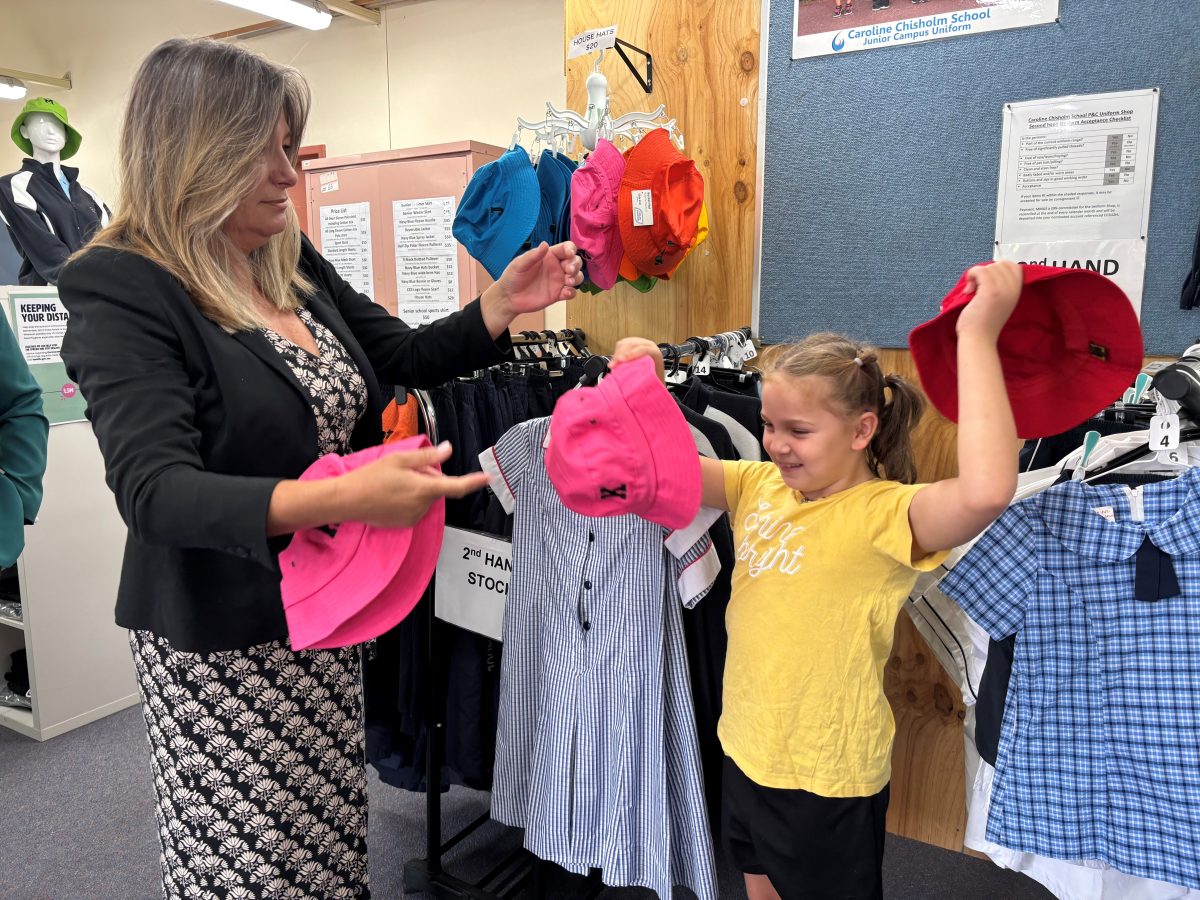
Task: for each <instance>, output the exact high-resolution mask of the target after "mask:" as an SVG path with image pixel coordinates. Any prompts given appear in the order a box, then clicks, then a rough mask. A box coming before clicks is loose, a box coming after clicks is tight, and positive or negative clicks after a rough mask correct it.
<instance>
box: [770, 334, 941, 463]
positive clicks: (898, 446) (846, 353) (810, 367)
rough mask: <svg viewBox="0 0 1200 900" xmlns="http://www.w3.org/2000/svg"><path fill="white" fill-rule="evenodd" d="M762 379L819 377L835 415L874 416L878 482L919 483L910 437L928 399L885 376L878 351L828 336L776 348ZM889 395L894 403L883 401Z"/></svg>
mask: <svg viewBox="0 0 1200 900" xmlns="http://www.w3.org/2000/svg"><path fill="white" fill-rule="evenodd" d="M761 368H762V372H763V378H764V379H770V378H772V377H773V376H776V375H791V376H793V377H796V378H802V377H804V376H806V375H821V376H823V377H825V378H828V379H829V381H830V383H831V385H832V397H833V401H834V403H836V404H837V406H838V407H839V409H838V410H835V411H836V412H839V413H840V414H842V415H846V416H855V415H858V414H859V413H863V412H873V413H875V414H876V415H878V416H879V427H878V428H877V429H876V430H875V435H874V436H873V437H872V438H871V443H870V444H869V445H868V446H867V465H868V466H870V468H871V472H872V473H873V474H875V475H877V476H881V477H884V478H890V479H892V480H893V481H900V482H903V483H905V484H912V483H913V482H914V481H916V480H917V464H916V460H915V458H914V456H913V449H912V440H911V432H912V430H913V429H914V428H915V427H916V426H917V423H918V422H920V421H921V414H922V413H923V412H924V411H925V398H924V397H922V396H921V393H920V392H919V391H918V390H916V388H914V387H913V386H912V385H910V384H909V383H908V382H907V381H905V380H904V379H903V378H900V377H899V376H896V375H884V374H883V370H882V369H880V368H879V358H878V351H877V350H875V348H873V347H862V346H860V345H859V344H857V343H855V342H854V341H852V340H850V338H848V337H844V336H843V335H840V334H830V333H828V332H824V333H821V334H813V335H809V336H808V337H806V338H805V339H804V340H802V341H800V342H799V343H797V344H776V345H775V346H773V347H771V348H769V349H768V350H767V351H766V352H765V353H764V354H763V359H762V365H761ZM885 391H888V392H890V394H891V397H890V398H888V397H887V396H886V395H885V393H884V392H885Z"/></svg>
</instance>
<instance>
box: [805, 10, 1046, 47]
mask: <svg viewBox="0 0 1200 900" xmlns="http://www.w3.org/2000/svg"><path fill="white" fill-rule="evenodd" d="M794 2H795V13H794V16H793V21H794V23H795V28H794V29H793V31H792V59H803V58H805V57H809V56H826V55H830V54H835V53H850V52H851V51H853V50H877V49H879V48H881V47H897V46H903V45H905V44H916V43H921V42H922V41H936V40H939V39H941V38H948V37H966V36H968V35H972V34H983V33H984V32H988V31H1001V30H1003V29H1006V28H1023V27H1025V26H1028V25H1044V24H1046V23H1047V22H1054V21H1056V20H1057V19H1058V3H1059V0H924V2H919V3H918V2H914V0H794ZM884 3H886V5H882V4H884Z"/></svg>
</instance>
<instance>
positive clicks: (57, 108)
mask: <svg viewBox="0 0 1200 900" xmlns="http://www.w3.org/2000/svg"><path fill="white" fill-rule="evenodd" d="M34 113H45V114H46V115H48V116H54V118H56V119H58V121H60V122H62V123H63V127H64V128H66V129H67V143H66V144H65V145H64V146H63V148H62V152H61V153H59V158H60V159H70V158H71V157H72V156H74V155H75V153H76V152H77V151H78V150H79V145H80V143H82V142H83V135H81V134H80V133H79V132H78V131H76V130H75V129H74V128H72V127H71V123H70V122H68V121H67V111H66V110H65V109H64V108H63V106H62V104H61V103H55V102H54V101H53V100H50V99H49V98H47V97H35V98H34V99H32V100H30V101H29V102H27V103H26V104H25V107H24V108H23V109H22V110H21V111H20V112H19V113H18V114H17V118H16V121H15V122H13V127H12V139H13V143H14V144H16V145H17V146H18V147H20V148H21V150H22V152H23V153H24V154H25V155H26V156H33V144H31V143H29V138H27V137H23V136H22V134H21V126H22V125H23V124H24V123H25V117H26V116H31V115H33V114H34Z"/></svg>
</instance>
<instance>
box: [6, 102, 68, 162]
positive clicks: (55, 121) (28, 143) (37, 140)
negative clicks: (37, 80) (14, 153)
mask: <svg viewBox="0 0 1200 900" xmlns="http://www.w3.org/2000/svg"><path fill="white" fill-rule="evenodd" d="M9 134H10V136H11V137H12V140H13V143H14V144H16V145H17V146H18V147H20V148H21V152H22V153H24V154H25V155H26V156H32V157H33V158H34V159H36V160H37V161H38V162H40V163H54V164H55V165H57V164H58V163H59V162H60V161H61V160H64V159H70V158H71V157H72V156H74V155H75V154H76V153H77V152H78V151H79V145H80V144H81V143H82V142H83V135H81V134H80V133H79V132H78V131H77V130H76V129H75V128H73V127H72V126H71V123H70V121H69V120H68V119H67V111H66V109H65V108H64V107H63V105H62V104H61V103H58V102H57V101H54V100H51V99H50V98H49V97H34V98H32V99H31V100H29V101H28V102H27V103H26V104H25V106H24V108H23V109H22V110H21V111H20V112H19V113H17V117H16V119H14V120H13V124H12V131H11V132H10V133H9Z"/></svg>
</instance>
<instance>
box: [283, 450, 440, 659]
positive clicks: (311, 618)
mask: <svg viewBox="0 0 1200 900" xmlns="http://www.w3.org/2000/svg"><path fill="white" fill-rule="evenodd" d="M428 446H429V440H428V438H426V437H425V436H424V435H419V436H417V437H413V438H409V439H407V440H403V441H396V442H394V443H390V444H384V445H382V446H379V447H371V448H369V449H367V450H361V451H359V452H357V453H351V454H349V455H347V456H338V455H337V454H336V453H331V454H329V455H328V456H323V457H321V458H320V459H318V460H317V461H316V462H315V463H313V464H312V465H311V466H309V467H308V469H306V470H305V472H304V474H303V475H301V476H300V480H301V481H314V480H318V479H321V478H332V477H335V476H337V475H344V474H345V473H347V472H351V471H353V470H354V469H357V468H359V467H361V466H364V465H366V464H367V463H372V462H375V461H376V460H377V459H381V458H382V457H384V456H386V455H388V454H390V453H395V452H397V451H405V450H419V449H421V448H422V447H428ZM445 523H446V504H445V501H444V500H442V499H438V500H437V501H436V502H435V503H434V504H433V505H432V506H430V507H429V511H428V512H426V513H425V516H424V517H423V518H422V519H421V521H420V522H418V523H417V524H416V525H415V526H413V527H412V528H376V527H374V526H372V525H366V524H364V523H362V522H342V523H341V524H340V525H338V526H337V528H336V530H335V531H333V532H332V533H330V531H329V530H327V529H324V528H309V529H307V530H305V531H299V532H297V533H296V534H295V536H293V538H292V541H291V543H290V544H288V547H287V549H286V550H284V551H283V552H282V553H280V554H279V565H280V568H281V569H282V571H283V580H282V582H281V584H280V591H281V593H282V594H283V611H284V615H285V616H286V618H287V625H288V635H289V636H290V638H291V644H292V649H293V650H323V649H333V648H336V647H348V646H350V645H352V644H359V643H362V642H363V641H369V640H371V639H373V638H377V637H379V636H380V635H381V634H383V633H384V632H386V631H389V630H391V629H392V628H394V627H395V626H396V625H398V624H399V623H400V621H401V620H403V619H404V617H405V616H407V615H408V614H409V613H410V612H412V610H413V607H415V606H416V605H417V601H419V600H420V599H421V595H422V594H423V593H424V592H425V588H426V587H428V586H429V581H430V579H431V578H432V577H433V570H434V568H435V567H436V566H437V560H438V553H439V552H440V551H441V548H442V532H443V529H444V526H445Z"/></svg>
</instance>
